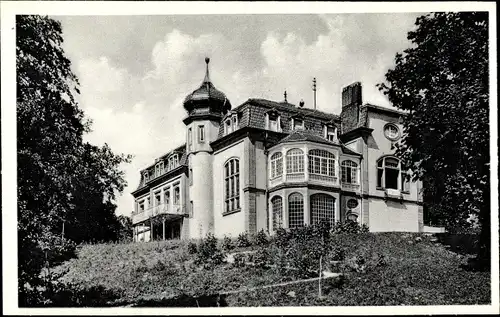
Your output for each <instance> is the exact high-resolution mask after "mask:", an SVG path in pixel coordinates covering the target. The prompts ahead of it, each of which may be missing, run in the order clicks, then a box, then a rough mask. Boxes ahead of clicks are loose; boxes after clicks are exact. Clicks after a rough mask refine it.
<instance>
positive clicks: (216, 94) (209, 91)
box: [184, 81, 228, 103]
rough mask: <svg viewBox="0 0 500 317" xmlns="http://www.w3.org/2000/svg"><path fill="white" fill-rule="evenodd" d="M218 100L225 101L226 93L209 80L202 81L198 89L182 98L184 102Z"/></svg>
mask: <svg viewBox="0 0 500 317" xmlns="http://www.w3.org/2000/svg"><path fill="white" fill-rule="evenodd" d="M208 99H210V100H218V101H221V102H225V101H226V102H227V101H228V100H227V98H226V95H225V94H224V93H223V92H222V91H220V90H218V89H217V88H215V86H214V84H212V83H211V82H205V81H204V82H203V83H202V84H201V85H200V87H198V89H196V90H194V91H193V92H192V93H190V94H189V95H187V97H186V98H185V99H184V103H187V102H190V101H200V100H208Z"/></svg>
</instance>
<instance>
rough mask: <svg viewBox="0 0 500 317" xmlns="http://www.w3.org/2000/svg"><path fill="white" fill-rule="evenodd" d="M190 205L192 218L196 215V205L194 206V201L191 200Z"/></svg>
mask: <svg viewBox="0 0 500 317" xmlns="http://www.w3.org/2000/svg"><path fill="white" fill-rule="evenodd" d="M189 204H190V205H191V217H193V214H194V204H193V201H192V200H191V201H190V202H189Z"/></svg>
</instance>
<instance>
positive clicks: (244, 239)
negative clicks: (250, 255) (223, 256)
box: [236, 232, 252, 248]
mask: <svg viewBox="0 0 500 317" xmlns="http://www.w3.org/2000/svg"><path fill="white" fill-rule="evenodd" d="M251 245H252V244H251V243H250V239H249V238H248V233H246V232H242V233H240V234H239V235H238V238H237V240H236V246H237V247H239V248H246V247H249V246H251Z"/></svg>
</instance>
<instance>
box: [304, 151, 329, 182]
mask: <svg viewBox="0 0 500 317" xmlns="http://www.w3.org/2000/svg"><path fill="white" fill-rule="evenodd" d="M309 175H310V176H311V178H313V179H314V178H319V179H321V180H332V179H331V178H332V177H334V176H335V155H333V154H332V153H330V152H328V151H325V150H318V149H314V150H310V151H309ZM325 178H326V179H325Z"/></svg>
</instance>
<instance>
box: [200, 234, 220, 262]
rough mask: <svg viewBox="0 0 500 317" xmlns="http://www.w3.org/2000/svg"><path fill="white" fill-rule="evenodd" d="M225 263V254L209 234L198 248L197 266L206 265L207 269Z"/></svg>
mask: <svg viewBox="0 0 500 317" xmlns="http://www.w3.org/2000/svg"><path fill="white" fill-rule="evenodd" d="M223 261H224V254H223V253H222V251H221V250H220V249H219V248H218V247H217V239H216V238H215V237H214V235H213V234H211V233H209V234H207V236H206V237H205V239H202V240H201V242H200V245H199V247H198V253H197V257H196V259H195V263H196V264H204V267H205V268H211V267H212V266H213V265H218V264H221V263H222V262H223Z"/></svg>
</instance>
